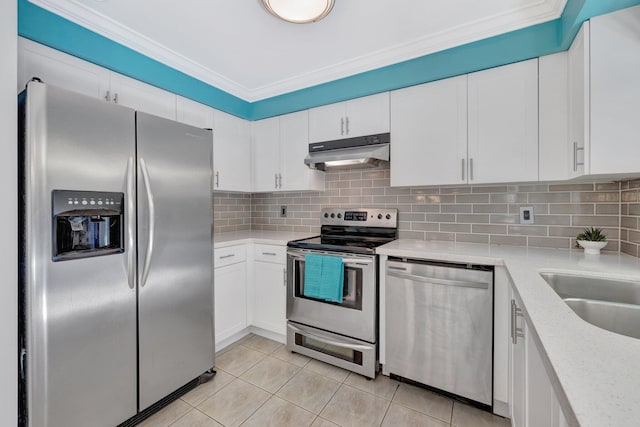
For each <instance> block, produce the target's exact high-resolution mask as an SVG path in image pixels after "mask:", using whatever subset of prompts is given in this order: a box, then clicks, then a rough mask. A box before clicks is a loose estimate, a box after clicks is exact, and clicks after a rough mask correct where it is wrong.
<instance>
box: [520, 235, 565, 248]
mask: <svg viewBox="0 0 640 427" xmlns="http://www.w3.org/2000/svg"><path fill="white" fill-rule="evenodd" d="M527 242H528V246H531V247H533V248H554V249H570V248H571V239H567V238H565V237H529V239H528V241H527Z"/></svg>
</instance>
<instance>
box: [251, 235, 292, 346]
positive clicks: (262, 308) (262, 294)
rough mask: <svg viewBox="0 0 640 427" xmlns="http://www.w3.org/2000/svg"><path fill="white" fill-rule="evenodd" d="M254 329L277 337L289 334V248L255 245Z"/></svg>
mask: <svg viewBox="0 0 640 427" xmlns="http://www.w3.org/2000/svg"><path fill="white" fill-rule="evenodd" d="M253 271H254V274H253V281H254V283H253V284H252V285H253V296H254V302H253V316H252V318H253V321H252V324H253V326H256V327H258V328H261V329H264V330H266V331H269V332H274V333H276V334H280V335H285V334H286V331H287V319H286V317H287V316H286V304H287V300H286V297H287V266H286V247H284V246H275V245H263V244H256V245H254V261H253Z"/></svg>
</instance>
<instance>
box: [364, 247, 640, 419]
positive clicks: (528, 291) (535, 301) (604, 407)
mask: <svg viewBox="0 0 640 427" xmlns="http://www.w3.org/2000/svg"><path fill="white" fill-rule="evenodd" d="M376 252H377V253H379V254H382V255H388V256H396V257H407V258H418V259H432V260H443V261H452V262H464V263H474V264H484V265H504V266H505V267H506V269H507V270H508V272H509V275H510V277H511V279H512V281H513V285H514V287H515V290H516V292H517V293H518V295H519V296H520V299H521V300H522V303H523V305H524V307H523V311H524V315H525V317H526V319H527V321H528V323H529V327H530V330H531V331H532V332H533V336H534V337H535V338H536V341H537V342H538V344H539V346H541V350H542V357H543V359H545V360H544V362H545V364H546V365H547V368H549V367H550V368H551V371H552V372H553V373H554V374H555V378H551V382H552V384H553V386H554V390H555V391H556V395H557V397H558V399H559V401H560V403H561V406H562V407H563V410H564V412H565V416H566V417H567V421H568V422H569V423H570V424H571V425H575V424H579V425H580V426H584V427H587V426H594V427H595V426H597V427H604V426H612V427H614V426H615V427H619V426H632V425H638V423H639V420H640V393H639V392H638V390H640V340H638V339H634V338H630V337H626V336H623V335H618V334H615V333H613V332H609V331H606V330H604V329H600V328H598V327H596V326H593V325H591V324H590V323H587V322H585V321H584V320H582V319H581V318H579V317H578V316H577V315H576V314H575V313H574V312H573V311H572V310H571V309H570V308H569V307H568V306H567V305H566V304H565V303H564V302H563V301H562V300H561V299H560V297H559V296H558V295H557V294H556V293H555V292H554V291H553V290H552V289H551V287H549V286H548V285H547V283H546V282H545V281H544V280H543V279H542V277H541V276H540V274H539V272H540V271H541V270H547V271H548V270H554V271H566V272H573V273H578V274H597V275H603V276H610V277H617V278H627V279H633V280H640V259H638V258H634V257H631V256H629V255H625V254H617V253H602V254H601V255H585V254H584V253H583V252H582V250H559V249H538V248H526V247H516V246H499V245H483V244H472V243H450V242H433V241H422V240H409V239H399V240H396V241H394V242H391V243H388V244H386V245H384V246H381V247H379V248H378V249H377V251H376Z"/></svg>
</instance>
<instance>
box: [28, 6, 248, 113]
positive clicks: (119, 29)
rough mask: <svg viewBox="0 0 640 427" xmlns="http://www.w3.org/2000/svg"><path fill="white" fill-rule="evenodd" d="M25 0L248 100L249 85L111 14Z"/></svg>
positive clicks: (85, 7)
mask: <svg viewBox="0 0 640 427" xmlns="http://www.w3.org/2000/svg"><path fill="white" fill-rule="evenodd" d="M28 1H29V2H30V3H33V4H35V5H36V6H39V7H41V8H43V9H45V10H48V11H49V12H52V13H54V14H56V15H58V16H61V17H63V18H65V19H67V20H69V21H71V22H73V23H75V24H78V25H80V26H82V27H84V28H87V29H89V30H91V31H93V32H95V33H97V34H100V35H101V36H104V37H106V38H108V39H109V40H112V41H114V42H116V43H119V44H121V45H123V46H126V47H128V48H129V49H132V50H135V51H136V52H138V53H141V54H143V55H145V56H148V57H149V58H152V59H155V60H156V61H158V62H160V63H162V64H164V65H168V66H169V67H171V68H174V69H176V70H178V71H181V72H183V73H185V74H187V75H189V76H191V77H193V78H195V79H198V80H200V81H203V82H205V83H208V84H210V85H211V86H214V87H216V88H218V89H221V90H223V91H225V92H228V93H230V94H232V95H234V96H237V97H238V98H241V99H244V100H247V99H248V98H249V97H250V93H251V91H250V90H249V89H248V88H246V87H244V86H242V85H240V84H238V83H236V82H235V81H233V80H231V79H229V78H227V77H225V76H223V75H221V74H218V73H216V72H215V71H213V70H211V69H209V68H207V67H205V66H203V65H201V64H199V63H197V62H195V61H193V60H191V59H189V58H187V57H186V56H184V55H181V54H180V53H178V52H176V51H174V50H172V49H169V48H167V47H166V46H164V45H162V44H160V43H157V42H155V41H154V40H152V39H150V38H149V37H147V36H145V35H143V34H140V33H138V32H137V31H134V30H133V29H131V28H129V27H127V26H125V25H122V24H120V23H119V22H117V21H115V20H113V19H111V18H110V17H108V16H105V15H103V14H101V13H99V12H96V11H95V10H93V9H91V8H89V7H87V6H85V5H84V4H82V3H80V2H78V1H76V0H28Z"/></svg>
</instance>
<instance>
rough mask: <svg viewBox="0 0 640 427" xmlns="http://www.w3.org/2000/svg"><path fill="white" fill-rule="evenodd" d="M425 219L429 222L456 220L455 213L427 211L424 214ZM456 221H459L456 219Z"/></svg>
mask: <svg viewBox="0 0 640 427" xmlns="http://www.w3.org/2000/svg"><path fill="white" fill-rule="evenodd" d="M426 220H427V221H430V222H456V215H455V214H437V213H428V214H426ZM458 222H461V221H458Z"/></svg>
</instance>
